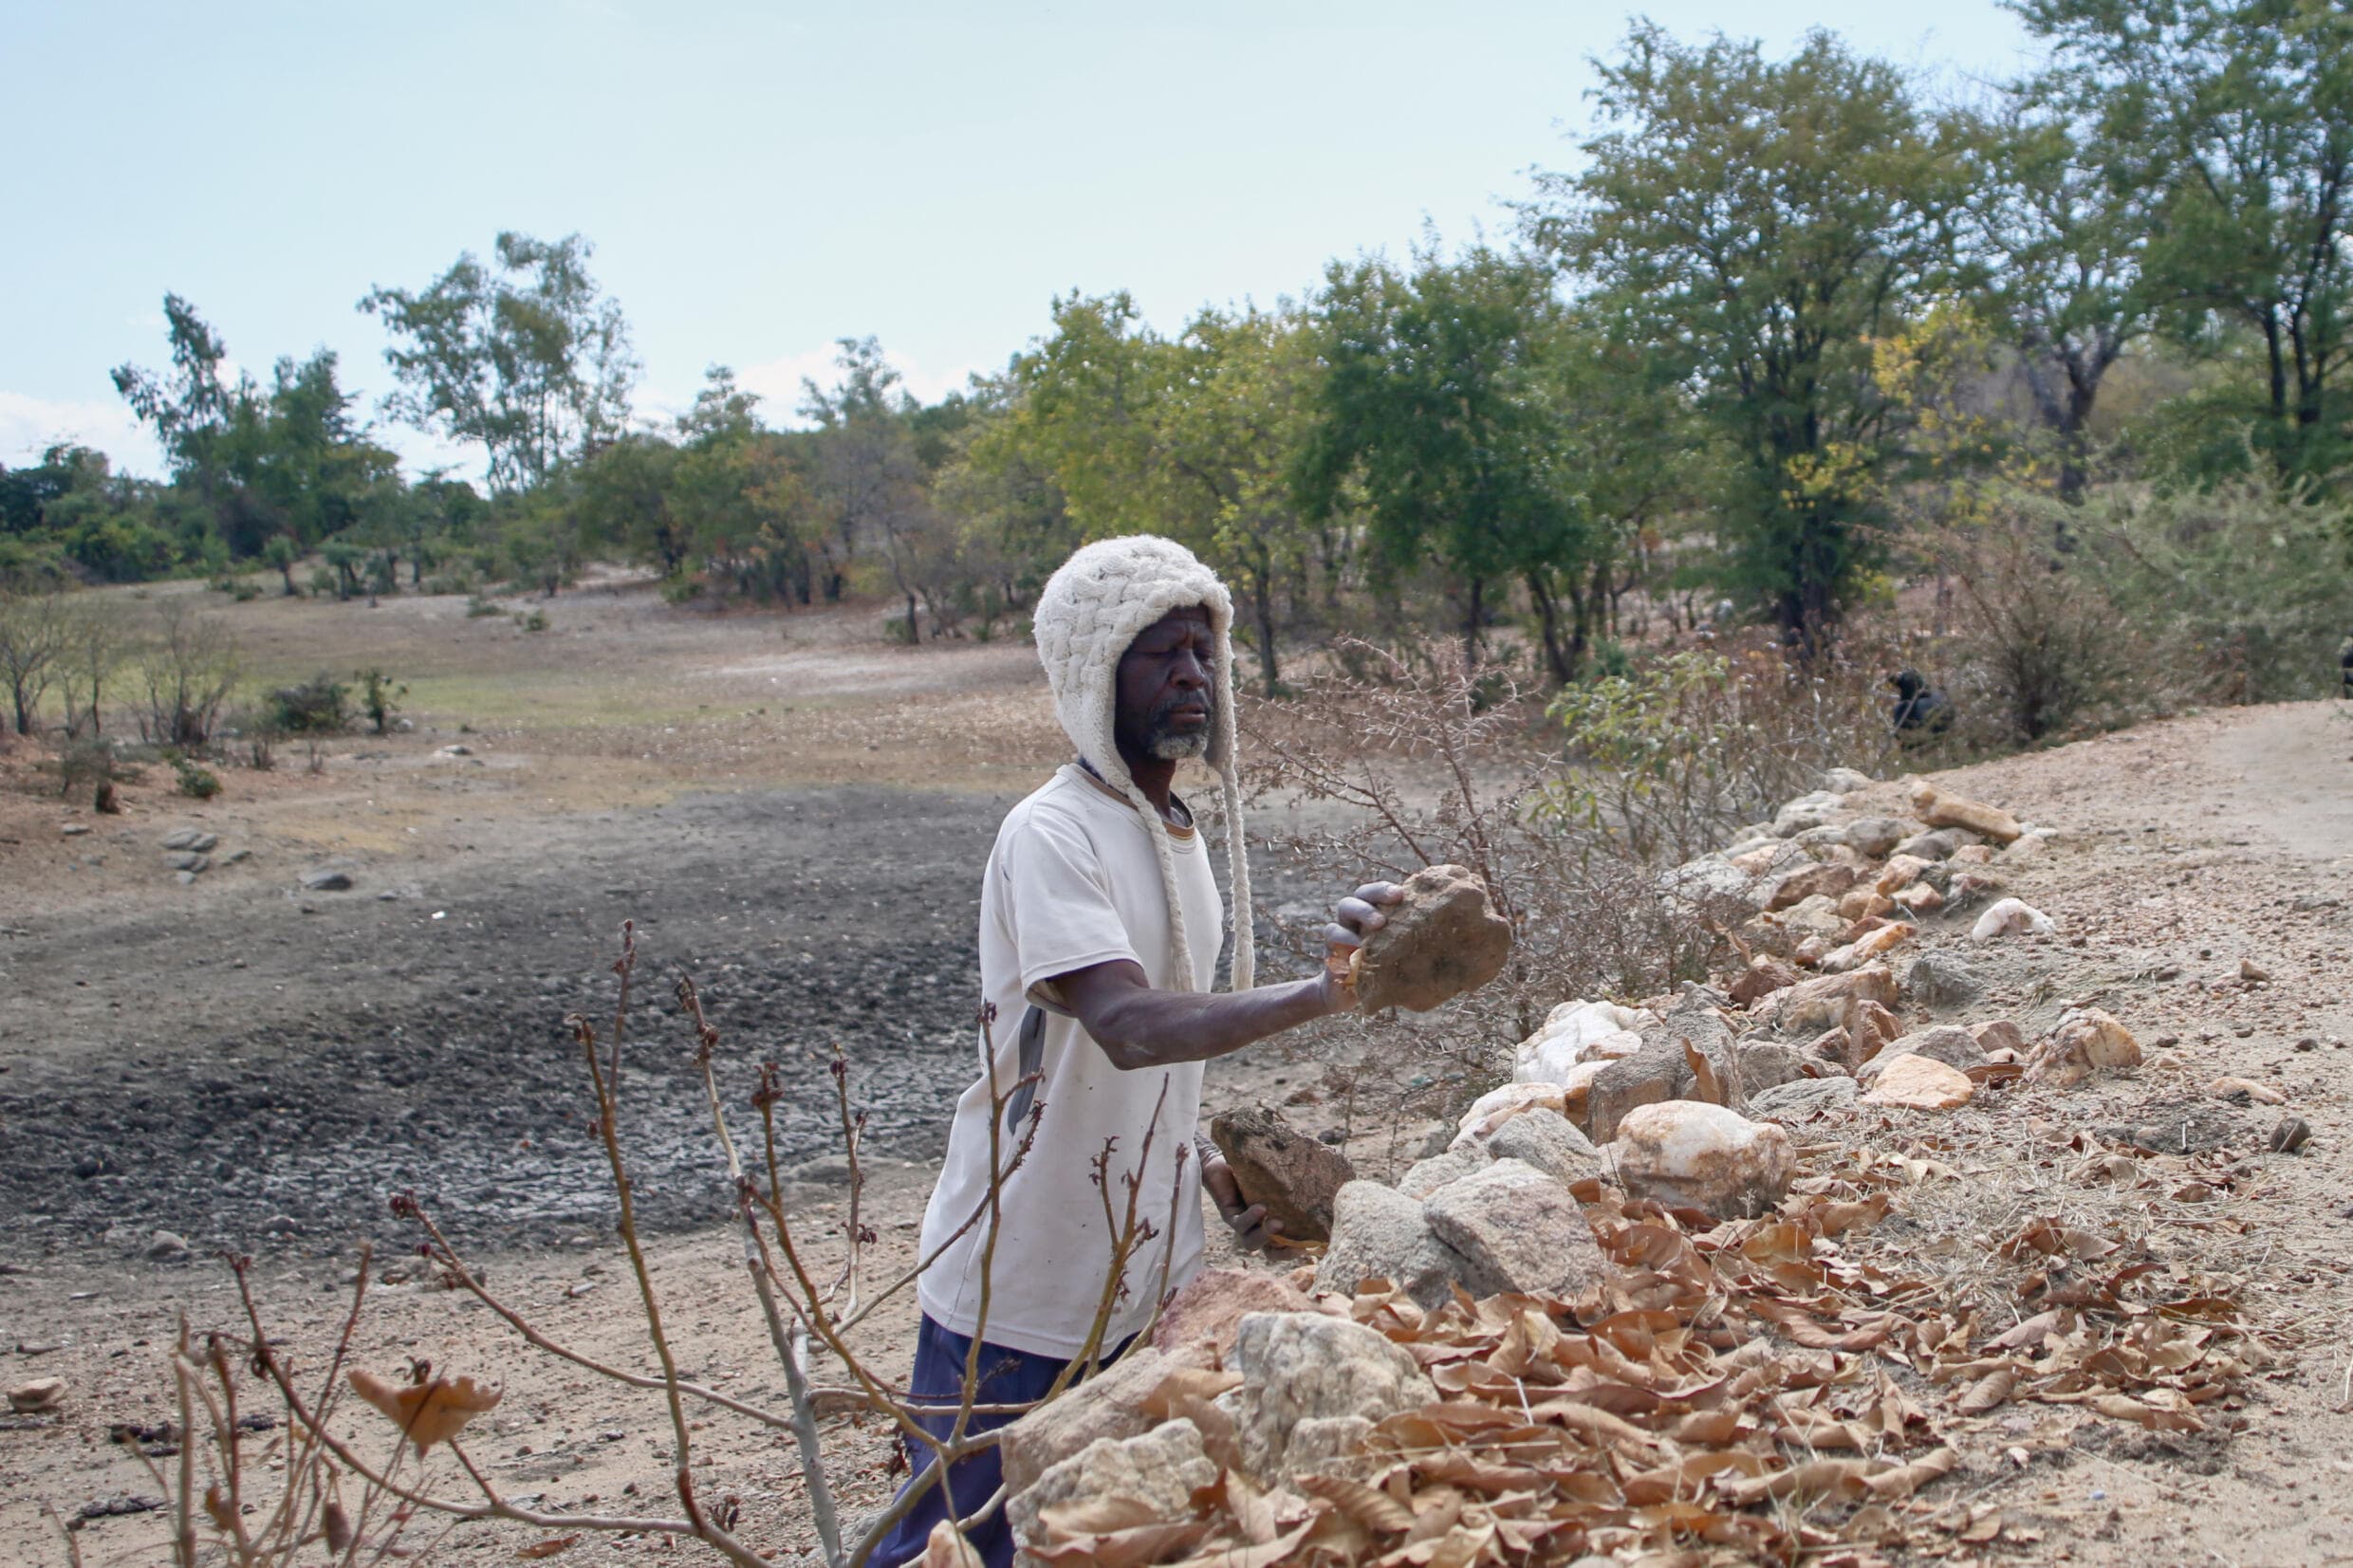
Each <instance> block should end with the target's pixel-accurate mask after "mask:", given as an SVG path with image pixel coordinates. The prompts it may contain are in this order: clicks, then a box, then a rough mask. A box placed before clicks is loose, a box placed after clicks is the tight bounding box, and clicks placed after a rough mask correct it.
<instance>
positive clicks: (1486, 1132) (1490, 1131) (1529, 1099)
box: [1447, 1074, 1591, 1149]
mask: <svg viewBox="0 0 2353 1568" xmlns="http://www.w3.org/2000/svg"><path fill="white" fill-rule="evenodd" d="M1571 1076H1575V1075H1573V1074H1572V1075H1571ZM1586 1076H1587V1077H1590V1076H1591V1075H1590V1074H1587V1075H1586ZM1537 1107H1542V1108H1543V1109H1545V1110H1547V1111H1558V1112H1560V1113H1561V1114H1562V1115H1563V1116H1566V1115H1567V1114H1568V1091H1567V1088H1566V1085H1563V1084H1559V1083H1507V1084H1504V1085H1503V1086H1502V1087H1501V1088H1497V1089H1490V1090H1489V1091H1488V1092H1487V1093H1485V1094H1483V1095H1481V1096H1480V1097H1479V1098H1476V1099H1474V1100H1473V1101H1472V1102H1471V1109H1469V1110H1468V1111H1465V1112H1464V1113H1463V1114H1462V1119H1461V1120H1460V1121H1459V1122H1457V1123H1456V1124H1455V1132H1454V1138H1453V1139H1452V1140H1451V1141H1450V1142H1449V1143H1448V1144H1447V1147H1448V1148H1450V1149H1459V1148H1461V1147H1462V1146H1463V1145H1465V1144H1467V1143H1484V1142H1486V1141H1487V1139H1488V1138H1490V1137H1491V1136H1493V1135H1494V1132H1495V1129H1496V1128H1498V1127H1501V1126H1502V1125H1503V1124H1504V1123H1505V1122H1507V1121H1510V1119H1511V1118H1512V1117H1513V1116H1518V1115H1520V1114H1521V1113H1522V1112H1524V1111H1528V1110H1531V1109H1535V1108H1537Z"/></svg>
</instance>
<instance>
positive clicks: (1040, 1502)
mask: <svg viewBox="0 0 2353 1568" xmlns="http://www.w3.org/2000/svg"><path fill="white" fill-rule="evenodd" d="M1217 1475H1218V1470H1217V1467H1216V1466H1215V1465H1214V1464H1213V1463H1212V1462H1211V1460H1210V1457H1209V1454H1208V1452H1207V1450H1206V1449H1204V1448H1203V1447H1202V1445H1201V1430H1200V1429H1199V1428H1198V1427H1196V1426H1195V1425H1194V1424H1193V1423H1192V1422H1191V1421H1188V1420H1186V1419H1184V1418H1183V1417H1181V1416H1179V1417H1177V1419H1176V1420H1173V1421H1166V1422H1163V1423H1161V1424H1160V1425H1158V1426H1157V1427H1155V1428H1153V1429H1152V1430H1150V1431H1148V1432H1141V1433H1139V1434H1138V1435H1136V1436H1134V1437H1099V1438H1097V1439H1096V1440H1095V1441H1094V1442H1092V1443H1089V1444H1088V1445H1087V1446H1086V1447H1085V1448H1081V1449H1080V1450H1079V1451H1078V1452H1077V1453H1074V1454H1072V1455H1071V1456H1070V1457H1069V1458H1067V1459H1065V1460H1063V1461H1061V1462H1060V1463H1059V1464H1057V1465H1055V1466H1053V1467H1051V1468H1050V1469H1048V1470H1047V1472H1046V1473H1045V1474H1044V1475H1041V1476H1039V1477H1038V1479H1037V1480H1036V1481H1035V1482H1034V1483H1033V1484H1031V1485H1028V1486H1027V1487H1025V1488H1024V1489H1023V1490H1021V1491H1019V1492H1010V1490H1009V1495H1008V1496H1007V1498H1006V1501H1005V1517H1006V1519H1007V1521H1008V1522H1010V1524H1011V1525H1012V1528H1013V1539H1014V1540H1017V1541H1019V1542H1020V1543H1021V1544H1022V1545H1023V1546H1025V1547H1034V1546H1039V1545H1043V1544H1045V1537H1044V1534H1043V1533H1042V1531H1041V1529H1040V1515H1042V1514H1043V1513H1044V1512H1045V1511H1046V1510H1047V1509H1048V1508H1053V1507H1059V1506H1061V1505H1063V1504H1065V1503H1083V1502H1087V1501H1090V1500H1096V1499H1105V1498H1117V1499H1119V1500H1120V1502H1121V1504H1122V1505H1123V1507H1122V1512H1121V1521H1122V1524H1123V1527H1126V1528H1133V1527H1134V1526H1136V1525H1139V1524H1145V1523H1150V1522H1163V1523H1176V1522H1185V1521H1190V1520H1191V1519H1192V1518H1193V1493H1194V1489H1195V1487H1199V1486H1210V1485H1215V1484H1216V1481H1217ZM1023 1557H1024V1560H1027V1561H1030V1562H1039V1561H1043V1560H1045V1559H1037V1558H1031V1557H1029V1556H1028V1554H1027V1553H1025V1554H1023ZM924 1560H925V1561H926V1562H928V1561H930V1560H931V1559H930V1558H929V1557H928V1556H927V1557H926V1558H925V1559H924Z"/></svg>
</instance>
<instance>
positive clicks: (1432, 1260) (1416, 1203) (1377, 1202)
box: [1049, 1181, 1471, 1408]
mask: <svg viewBox="0 0 2353 1568" xmlns="http://www.w3.org/2000/svg"><path fill="white" fill-rule="evenodd" d="M1470 1272H1471V1264H1470V1260H1468V1259H1466V1258H1465V1257H1463V1255H1462V1254H1461V1253H1459V1252H1456V1251H1455V1250H1454V1248H1453V1247H1451V1246H1449V1245H1446V1244H1445V1243H1444V1242H1442V1241H1440V1240H1438V1238H1437V1236H1436V1234H1435V1233H1434V1232H1433V1231H1432V1230H1431V1228H1430V1222H1429V1220H1428V1219H1427V1218H1426V1217H1425V1216H1424V1215H1423V1213H1422V1205H1421V1200H1420V1199H1418V1198H1409V1197H1407V1196H1406V1195H1405V1194H1404V1193H1402V1192H1399V1191H1398V1190H1396V1189H1394V1188H1388V1187H1383V1186H1381V1185H1380V1183H1379V1182H1372V1181H1352V1182H1350V1183H1349V1184H1348V1185H1347V1186H1345V1187H1343V1188H1342V1189H1341V1190H1340V1201H1339V1203H1338V1204H1337V1205H1335V1206H1334V1208H1333V1211H1332V1241H1331V1245H1329V1246H1327V1247H1325V1249H1324V1258H1323V1261H1322V1262H1320V1263H1319V1264H1316V1269H1315V1288H1316V1289H1317V1290H1318V1291H1321V1292H1331V1293H1337V1294H1339V1295H1343V1296H1353V1295H1355V1294H1356V1290H1357V1287H1358V1286H1359V1285H1361V1284H1362V1283H1363V1282H1365V1281H1366V1280H1386V1281H1388V1282H1390V1283H1391V1284H1393V1285H1395V1286H1396V1287H1397V1288H1399V1290H1402V1291H1404V1292H1405V1293H1406V1294H1407V1295H1408V1296H1410V1297H1412V1298H1413V1299H1414V1300H1415V1301H1418V1302H1419V1303H1421V1305H1423V1306H1424V1307H1435V1306H1436V1305H1438V1303H1440V1302H1441V1301H1446V1300H1448V1299H1449V1298H1450V1297H1451V1296H1452V1295H1453V1294H1454V1282H1455V1281H1456V1280H1459V1279H1461V1278H1463V1277H1464V1276H1465V1275H1467V1274H1469V1273H1470ZM1049 1408H1050V1407H1049Z"/></svg>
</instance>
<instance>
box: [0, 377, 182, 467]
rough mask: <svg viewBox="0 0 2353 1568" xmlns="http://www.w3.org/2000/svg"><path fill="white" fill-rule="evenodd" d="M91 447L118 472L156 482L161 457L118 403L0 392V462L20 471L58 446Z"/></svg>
mask: <svg viewBox="0 0 2353 1568" xmlns="http://www.w3.org/2000/svg"><path fill="white" fill-rule="evenodd" d="M61 441H62V442H71V443H75V444H77V445H80V446H84V447H96V448H97V449H98V450H99V451H101V452H104V453H105V454H106V455H107V456H109V457H111V458H113V459H114V463H115V467H116V469H118V470H122V471H127V472H131V473H141V474H146V475H148V476H150V477H157V478H159V477H161V476H162V473H163V453H162V452H161V451H159V450H158V449H157V446H156V443H155V441H154V439H153V437H151V436H150V435H149V434H148V433H147V428H146V427H145V426H144V425H141V424H140V423H139V421H138V420H137V419H135V418H133V417H132V416H131V411H130V410H129V409H128V408H127V407H125V406H124V405H123V404H122V403H121V402H120V400H116V399H108V400H106V401H102V402H83V401H77V400H75V399H71V398H53V397H29V396H28V395H27V394H25V393H21V392H4V391H0V463H6V464H8V465H9V467H10V468H20V467H24V466H26V465H28V464H33V463H38V462H40V461H41V453H42V452H44V451H46V449H48V448H49V447H51V446H54V445H56V444H57V443H59V442H61Z"/></svg>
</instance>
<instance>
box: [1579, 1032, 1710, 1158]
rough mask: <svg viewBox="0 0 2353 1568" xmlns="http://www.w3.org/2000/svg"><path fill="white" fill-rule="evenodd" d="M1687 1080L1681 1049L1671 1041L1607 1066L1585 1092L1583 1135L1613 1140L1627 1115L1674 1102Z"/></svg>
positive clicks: (1643, 1048) (1660, 1042)
mask: <svg viewBox="0 0 2353 1568" xmlns="http://www.w3.org/2000/svg"><path fill="white" fill-rule="evenodd" d="M1690 1079H1691V1068H1690V1066H1689V1065H1688V1064H1687V1063H1686V1062H1685V1061H1684V1060H1683V1047H1682V1045H1681V1044H1680V1043H1679V1042H1675V1041H1670V1040H1661V1041H1658V1042H1656V1043H1654V1044H1649V1045H1645V1046H1643V1047H1642V1048H1641V1049H1640V1050H1639V1051H1637V1052H1635V1053H1634V1055H1632V1056H1630V1057H1626V1058H1623V1059H1621V1060H1620V1061H1613V1062H1610V1063H1609V1064H1608V1065H1606V1066H1604V1067H1603V1069H1602V1070H1601V1072H1599V1073H1598V1074H1596V1075H1595V1076H1594V1079H1593V1085H1592V1087H1591V1088H1590V1089H1588V1090H1587V1091H1586V1092H1585V1107H1584V1109H1585V1135H1586V1136H1587V1137H1589V1138H1591V1139H1592V1140H1593V1141H1594V1142H1595V1143H1606V1142H1607V1141H1609V1140H1610V1139H1611V1138H1613V1137H1615V1136H1617V1134H1618V1124H1619V1123H1620V1122H1621V1120H1623V1119H1624V1118H1625V1116H1626V1114H1627V1113H1628V1112H1630V1111H1632V1110H1634V1109H1635V1108H1636V1107H1638V1106H1642V1105H1657V1104H1658V1103H1659V1102H1661V1101H1663V1100H1670V1099H1673V1098H1675V1097H1676V1092H1677V1087H1678V1086H1679V1085H1681V1084H1684V1083H1687V1082H1689V1081H1690Z"/></svg>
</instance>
